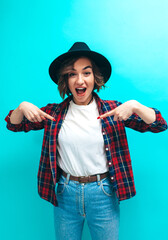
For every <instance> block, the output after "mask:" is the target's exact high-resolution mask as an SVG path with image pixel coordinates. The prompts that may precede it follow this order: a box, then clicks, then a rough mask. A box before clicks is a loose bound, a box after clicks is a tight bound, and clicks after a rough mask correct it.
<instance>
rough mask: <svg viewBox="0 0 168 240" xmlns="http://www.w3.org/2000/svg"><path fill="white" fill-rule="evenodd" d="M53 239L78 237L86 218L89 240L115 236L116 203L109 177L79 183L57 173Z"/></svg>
mask: <svg viewBox="0 0 168 240" xmlns="http://www.w3.org/2000/svg"><path fill="white" fill-rule="evenodd" d="M55 191H56V194H57V200H58V206H57V207H54V225H55V234H56V240H81V237H82V230H83V225H84V221H85V219H86V221H87V224H88V227H89V230H90V234H91V237H92V239H93V240H102V239H104V240H118V239H119V220H120V205H119V201H118V199H117V196H116V193H115V191H114V190H113V186H112V183H111V181H110V179H109V178H108V177H107V178H104V179H102V180H100V175H97V181H96V182H92V183H79V182H77V181H73V180H69V174H68V176H67V178H65V177H64V176H61V177H60V179H59V182H58V185H57V187H56V189H55Z"/></svg>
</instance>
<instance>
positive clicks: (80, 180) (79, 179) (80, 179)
mask: <svg viewBox="0 0 168 240" xmlns="http://www.w3.org/2000/svg"><path fill="white" fill-rule="evenodd" d="M83 179H88V180H85V181H82V180H83ZM89 179H90V176H87V177H79V178H78V181H79V182H80V183H87V182H89Z"/></svg>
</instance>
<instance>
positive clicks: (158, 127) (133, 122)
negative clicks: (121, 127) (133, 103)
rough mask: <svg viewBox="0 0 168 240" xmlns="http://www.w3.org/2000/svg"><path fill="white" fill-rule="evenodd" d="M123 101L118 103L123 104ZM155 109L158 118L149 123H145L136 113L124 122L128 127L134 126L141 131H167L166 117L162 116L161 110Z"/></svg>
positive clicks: (133, 127)
mask: <svg viewBox="0 0 168 240" xmlns="http://www.w3.org/2000/svg"><path fill="white" fill-rule="evenodd" d="M121 104H122V103H120V102H117V105H118V106H119V105H121ZM152 109H153V110H154V111H155V114H156V120H155V121H154V122H153V123H151V124H147V123H145V122H144V121H143V120H142V119H141V118H140V117H139V116H138V115H137V114H136V113H134V114H132V115H131V116H130V117H129V118H128V119H127V120H126V121H124V124H125V126H126V127H129V128H132V129H134V130H136V131H139V132H147V131H150V132H154V133H157V132H162V131H165V130H166V129H167V128H168V126H167V123H166V121H165V120H164V118H163V117H162V115H161V113H160V111H159V110H158V109H156V108H152Z"/></svg>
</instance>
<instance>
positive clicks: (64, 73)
mask: <svg viewBox="0 0 168 240" xmlns="http://www.w3.org/2000/svg"><path fill="white" fill-rule="evenodd" d="M81 57H82V56H80V57H79V56H78V57H73V58H69V59H67V60H65V61H64V62H63V63H62V66H61V68H60V70H59V73H58V90H59V93H60V96H61V97H62V98H63V99H64V98H65V94H67V96H70V95H71V92H70V90H69V87H68V74H69V72H70V71H71V70H72V67H73V65H74V63H75V62H76V61H77V60H78V59H79V58H81ZM88 59H89V60H90V61H91V64H92V69H93V74H94V79H95V84H94V89H93V90H95V89H96V90H97V92H99V90H100V89H102V87H105V86H104V77H103V75H102V74H101V73H100V70H99V68H98V67H97V65H96V64H95V62H94V61H93V60H92V59H90V58H88Z"/></svg>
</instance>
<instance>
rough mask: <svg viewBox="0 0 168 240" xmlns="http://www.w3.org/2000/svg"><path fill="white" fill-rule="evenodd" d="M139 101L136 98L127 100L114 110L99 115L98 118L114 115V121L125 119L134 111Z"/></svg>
mask: <svg viewBox="0 0 168 240" xmlns="http://www.w3.org/2000/svg"><path fill="white" fill-rule="evenodd" d="M137 103H138V102H137V101H135V100H130V101H127V102H125V103H123V104H121V105H120V106H119V107H117V108H115V109H114V110H112V111H109V112H107V113H105V114H103V115H101V116H99V117H98V118H105V117H109V116H114V121H117V120H119V121H122V120H124V121H125V120H127V119H128V118H129V117H130V116H131V115H132V114H133V113H134V110H135V108H136V106H137Z"/></svg>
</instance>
